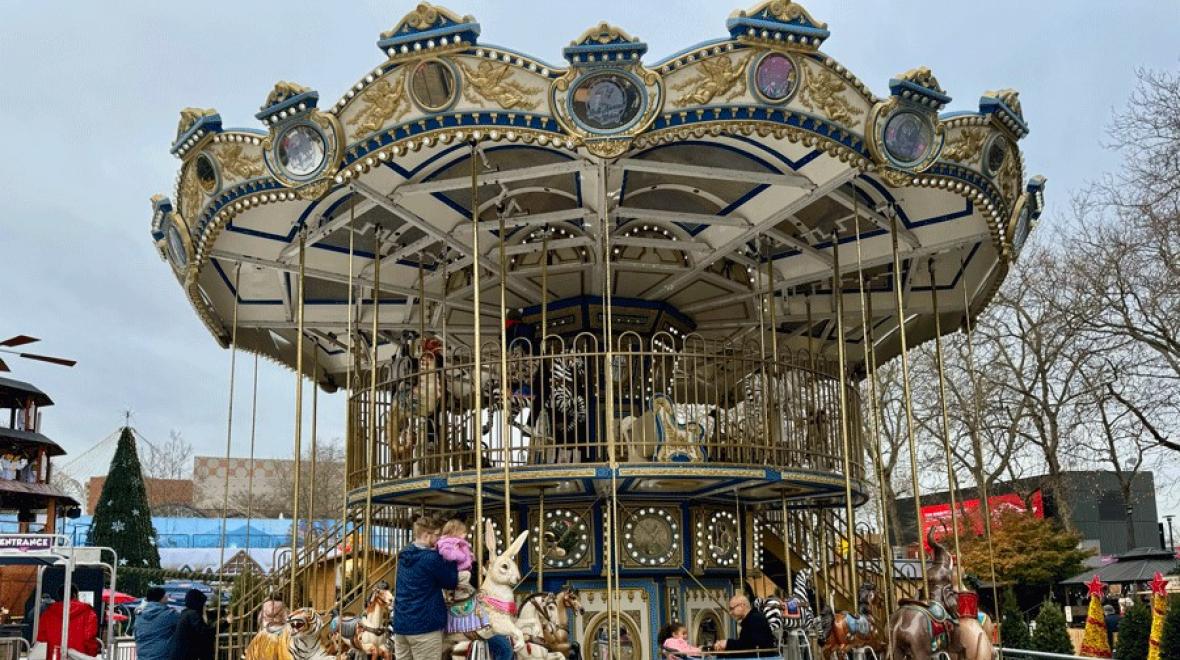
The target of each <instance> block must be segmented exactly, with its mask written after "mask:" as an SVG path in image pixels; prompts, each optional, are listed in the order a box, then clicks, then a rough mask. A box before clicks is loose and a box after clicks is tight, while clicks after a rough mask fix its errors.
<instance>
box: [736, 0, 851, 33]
mask: <svg viewBox="0 0 1180 660" xmlns="http://www.w3.org/2000/svg"><path fill="white" fill-rule="evenodd" d="M763 9H765V10H766V11H768V12H770V14H771V15H772V16H774V17H775V18H777V19H778V20H780V21H784V22H790V21H794V20H798V19H800V18H802V19H803V20H804V21H806V22H808V23H810V24H812V25H814V26H815V27H817V28H820V29H827V27H828V24H827V23H824V22H823V21H817V20H815V19H814V18H812V16H811V13H810V12H808V11H807V10H806V9H804V8H803V6H802V5H798V4H795V3H793V2H791V0H771V2H767V3H764V4H761V5H759V6H757V7H755V8H754V9H751V10H749V11H745V10H741V11H737V12H734V14H731V16H735V15H736V16H743V17H744V16H755V15H757V14H759V13H761V12H762V10H763Z"/></svg>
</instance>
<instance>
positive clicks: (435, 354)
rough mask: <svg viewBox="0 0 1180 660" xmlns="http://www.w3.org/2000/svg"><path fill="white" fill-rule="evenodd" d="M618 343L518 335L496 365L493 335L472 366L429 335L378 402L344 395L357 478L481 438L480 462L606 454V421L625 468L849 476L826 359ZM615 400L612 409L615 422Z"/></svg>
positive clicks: (467, 460) (457, 459) (429, 459)
mask: <svg viewBox="0 0 1180 660" xmlns="http://www.w3.org/2000/svg"><path fill="white" fill-rule="evenodd" d="M423 346H425V347H426V348H425V349H423V348H422V347H423ZM611 349H612V350H611V352H609V353H608V352H607V351H606V350H605V348H604V347H603V346H601V345H600V338H598V337H596V336H593V335H589V334H581V335H578V336H576V337H574V338H573V339H571V340H568V341H567V340H565V339H563V338H560V337H554V336H551V337H549V339H548V340H547V341H546V343H545V345H544V347H543V350H542V347H541V346H536V345H534V344H532V343H531V342H529V341H528V340H524V339H516V340H514V341H512V342H511V343H510V344H509V350H508V354H507V356H505V360H504V363H505V366H506V368H504V369H502V365H501V355H500V350H499V348H498V345H496V344H495V343H494V342H485V349H484V351H483V358H482V360H481V361H480V363H479V364H478V365H476V364H475V361H474V360H473V359H472V357H471V354H470V352H469V351H468V350H467V349H466V348H464V347H460V348H458V349H454V350H452V349H451V348H450V347H446V346H444V345H443V343H442V341H441V340H439V339H437V338H434V337H431V338H428V339H427V340H426V341H422V340H415V341H412V342H406V344H405V345H404V346H403V347H402V349H401V350H400V351H399V355H398V357H396V358H394V359H393V360H392V361H389V362H385V363H383V364H381V365H379V371H378V374H377V376H378V378H377V380H378V385H377V386H376V388H375V390H373V391H372V392H373V394H374V395H375V396H372V397H371V396H370V393H371V390H370V389H369V388H361V389H360V390H359V391H358V392H357V393H356V394H354V395H353V397H352V400H351V401H350V416H349V417H350V419H349V423H350V433H349V442H350V445H351V446H350V451H349V464H348V466H347V469H348V475H349V486H350V487H351V488H357V487H360V486H362V485H364V484H365V483H366V480H367V479H369V477H370V470H371V471H372V478H373V480H374V481H378V482H381V481H388V480H394V479H400V478H406V477H410V476H421V475H430V474H442V473H446V472H450V471H455V470H463V469H470V468H473V467H474V464H475V460H476V459H475V455H476V454H475V448H476V447H477V446H480V447H482V452H481V454H482V456H483V459H482V460H483V461H484V463H485V466H502V465H503V464H504V462H505V461H507V462H508V463H509V465H512V466H529V465H545V464H551V463H567V462H589V463H596V462H604V461H605V460H606V455H607V427H606V424H607V423H611V424H613V425H614V429H613V430H614V434H613V435H614V436H615V438H616V443H617V445H616V446H617V447H618V448H619V451H620V453H621V455H622V460H625V461H627V462H641V463H650V462H665V461H703V462H709V463H720V464H740V465H770V466H790V467H794V468H801V469H808V470H817V471H821V472H824V473H829V474H833V473H834V474H843V470H844V466H843V453H844V452H843V447H842V441H841V438H840V433H839V429H840V406H839V387H840V379H839V377H838V370H837V369H836V366H835V365H834V364H833V363H831V362H830V361H827V360H817V359H813V358H811V357H809V356H808V355H807V354H806V353H793V352H791V351H788V350H786V349H783V350H780V351H779V352H778V359H777V360H775V359H774V358H773V357H772V355H771V350H770V349H769V348H767V347H765V346H762V345H760V344H757V343H746V344H742V345H732V344H722V343H718V342H712V341H707V340H704V339H701V338H699V337H696V336H691V335H690V336H688V337H676V336H673V335H669V334H663V333H658V334H656V335H655V336H653V337H651V338H642V337H640V336H638V335H635V334H633V333H625V334H623V335H621V336H620V337H618V338H617V339H616V341H615V345H614V346H612V347H611ZM476 369H479V370H480V372H481V374H480V375H481V382H482V386H481V390H482V397H481V398H482V400H481V405H480V410H474V399H475V392H474V385H473V383H474V380H475V379H474V377H473V376H474V372H475V370H476ZM502 370H503V371H505V372H506V373H507V384H506V386H502V383H501V381H502V380H504V379H503V378H502V377H501V371H502ZM366 381H367V377H365V378H363V379H362V382H366ZM505 392H506V393H507V399H508V402H507V408H508V413H507V414H505V413H504V410H503V409H504V407H505V405H504V394H505ZM846 393H847V396H848V401H849V403H848V406H847V408H848V416H849V420H848V421H849V424H848V428H849V429H850V432H851V437H850V451H851V452H852V456H853V460H852V461H851V465H852V470H853V475H852V477H853V478H854V479H863V478H864V467H863V461H862V460H861V457H862V456H863V442H862V434H861V429H862V426H863V425H862V423H861V415H860V397H859V394H858V392H857V389H856V388H855V387H854V386H851V385H846ZM608 396H610V397H612V398H613V401H612V403H613V408H614V413H615V416H614V419H613V420H610V421H609V422H608V420H607V417H606V409H607V405H606V398H607V397H608ZM503 425H507V426H508V427H509V433H508V434H507V436H508V441H507V443H505V441H504V434H503V430H502V429H503ZM371 437H375V440H376V442H375V443H372V442H370V438H371ZM370 463H371V466H370Z"/></svg>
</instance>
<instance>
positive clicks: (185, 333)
mask: <svg viewBox="0 0 1180 660" xmlns="http://www.w3.org/2000/svg"><path fill="white" fill-rule="evenodd" d="M740 1H741V0H734V2H735V3H736V2H740ZM414 4H415V3H414V2H409V1H404V0H402V1H391V0H384V1H381V2H376V1H366V2H349V3H340V2H315V3H311V2H294V1H286V2H242V1H240V0H239V1H236V2H221V1H216V0H210V1H206V2H202V3H199V4H195V5H194V4H192V3H178V2H151V3H128V2H52V3H48V2H14V1H10V0H0V95H2V96H0V99H2V100H0V126H2V127H3V129H2V133H0V135H3V143H2V144H3V150H2V151H0V154H2V157H0V182H3V183H2V184H0V186H2V188H0V189H2V192H0V338H3V337H7V336H11V335H14V334H18V333H25V334H31V335H34V336H37V337H41V338H42V339H43V340H44V341H43V342H42V343H41V344H38V345H37V346H36V348H37V349H40V350H43V351H44V352H48V353H53V354H60V355H65V356H69V357H73V358H76V359H77V360H78V361H79V364H78V366H77V367H75V368H74V369H64V368H61V367H56V366H51V365H42V364H39V363H30V362H28V361H24V360H9V363H10V364H11V366H12V367H13V370H14V373H13V374H10V375H12V376H14V377H16V378H19V379H23V380H28V381H31V382H33V383H35V384H36V385H38V386H39V387H41V388H42V389H44V390H45V391H46V392H48V393H49V394H50V396H52V397H53V399H54V401H55V402H56V403H57V405H56V406H55V407H53V408H51V409H49V410H48V411H47V412H46V414H45V425H44V430H45V432H46V433H47V434H48V435H50V436H51V437H52V438H54V439H55V440H57V441H58V442H59V443H60V444H62V445H63V446H64V447H65V448H66V449H67V451H69V452H70V454H71V456H68V457H65V462H66V463H68V462H69V461H70V459H71V457H77V456H79V455H81V453H82V452H83V451H84V450H86V449H87V448H88V447H90V446H92V445H94V444H95V443H96V442H98V441H100V440H102V439H103V438H104V437H106V436H108V435H109V434H111V433H112V432H113V431H114V430H115V429H116V428H117V427H118V426H119V424H120V423H121V422H122V419H123V411H124V410H127V409H130V410H131V411H132V412H133V415H134V416H133V418H132V420H133V424H134V425H135V426H136V428H137V429H138V430H139V431H140V432H141V433H142V434H143V435H144V436H146V437H147V438H148V439H149V440H152V441H156V440H166V439H167V437H168V432H169V430H170V429H178V430H180V431H182V432H183V435H184V436H185V437H186V438H187V439H188V440H189V441H190V442H192V443H193V445H194V446H195V447H196V450H197V452H198V453H201V454H212V455H220V454H223V453H224V451H225V442H226V406H227V401H228V396H227V386H228V381H229V359H230V356H229V352H228V351H224V350H222V349H220V348H219V347H218V346H217V345H216V343H215V342H214V340H213V338H212V337H211V336H210V335H209V333H208V332H207V331H206V330H205V328H204V326H203V325H202V323H201V322H200V320H199V319H198V318H197V316H196V314H195V313H194V312H193V310H192V309H191V308H190V306H189V304H188V302H187V301H186V299H185V297H184V295H183V293H182V292H181V289H180V286H179V285H178V283H177V282H176V279H175V278H174V277H173V275H172V271H171V269H170V268H169V267H168V265H167V264H165V263H164V262H162V261H160V260H159V258H158V257H157V256H156V253H155V250H154V249H153V247H152V242H151V237H150V235H149V223H150V214H151V210H150V206H149V201H148V199H149V197H150V196H151V195H153V194H155V193H164V194H167V195H169V196H173V187H174V178H175V176H176V172H177V170H178V164H179V163H178V161H177V160H176V159H175V158H173V157H172V156H171V155H169V153H168V148H169V144H170V142H171V140H172V137H173V135H174V132H175V129H176V121H177V118H178V112H179V110H180V109H181V108H183V107H186V106H199V107H215V108H217V109H218V110H219V111H220V113H221V116H222V119H223V121H224V123H225V125H226V126H227V127H231V126H242V127H250V128H260V127H261V126H260V124H259V123H258V122H257V121H256V120H255V119H254V118H253V115H254V113H255V112H256V111H257V109H258V106H259V105H260V104H261V102H262V101H263V99H264V98H265V97H266V95H267V93H268V92H269V91H270V89H271V87H272V85H273V84H274V82H275V81H277V80H292V81H296V82H299V83H301V84H304V85H308V86H310V87H312V88H314V89H317V90H319V92H320V95H321V105H323V106H325V107H327V106H330V105H331V104H332V103H333V102H334V101H335V100H336V99H337V98H339V95H340V94H341V92H343V91H344V90H346V89H347V87H348V86H349V85H351V84H352V83H354V82H355V81H356V80H357V79H358V78H360V77H362V76H363V75H364V74H365V73H366V72H367V71H369V70H371V69H372V68H373V67H374V66H375V65H376V64H378V63H379V62H380V61H381V60H382V57H381V54H380V52H379V51H378V49H377V47H376V44H375V42H376V40H377V37H378V34H379V33H380V32H381V31H383V30H387V29H389V28H390V27H392V26H393V25H394V24H396V23H397V21H398V20H399V19H400V18H401V17H402V16H403V15H404V14H405V13H406V12H407V11H409V10H411V9H412V8H413V6H414ZM805 5H806V6H807V7H808V9H810V10H811V12H812V14H813V15H814V16H815V17H816V18H817V19H819V20H823V21H827V23H828V27H829V28H830V29H831V31H832V36H831V38H830V39H829V40H828V41H827V43H826V44H825V46H824V50H825V52H827V53H828V54H829V55H831V56H833V57H835V58H836V59H837V60H839V61H840V62H842V63H843V64H844V65H846V66H847V67H848V68H849V69H851V70H852V71H853V72H854V73H855V74H856V75H857V76H859V77H860V78H861V79H862V80H863V81H865V82H866V83H867V84H868V85H869V86H870V87H871V88H872V89H873V90H874V92H876V93H877V94H878V95H886V94H888V87H887V84H888V80H889V78H890V77H891V76H893V75H896V74H897V73H900V72H902V71H905V70H907V69H910V68H912V67H915V66H919V65H927V66H930V67H931V68H932V69H933V71H934V73H935V74H936V75H937V76H938V78H939V80H940V82H941V83H942V86H943V87H944V88H945V89H946V90H948V92H949V94H950V95H951V96H952V97H954V100H953V101H952V102H951V104H950V109H975V108H976V107H977V103H978V98H979V95H980V94H981V93H982V92H984V91H985V90H989V89H998V88H1003V87H1012V88H1015V89H1017V90H1019V91H1020V94H1021V101H1022V102H1023V105H1024V113H1025V118H1026V119H1027V121H1028V123H1029V125H1030V127H1031V130H1032V133H1031V135H1030V136H1029V137H1028V138H1026V139H1025V140H1024V141H1023V142H1022V143H1021V146H1022V149H1023V151H1024V154H1025V159H1026V162H1027V164H1028V174H1030V175H1031V174H1037V173H1040V174H1044V175H1045V176H1047V177H1048V179H1049V188H1048V211H1047V214H1046V217H1045V218H1044V220H1043V222H1042V229H1045V228H1046V225H1052V224H1053V223H1056V222H1062V221H1064V219H1065V215H1066V213H1065V212H1066V210H1067V205H1068V201H1069V198H1070V194H1071V193H1072V192H1073V191H1075V190H1077V189H1078V188H1079V187H1080V186H1082V185H1084V183H1085V182H1086V181H1087V180H1089V179H1093V178H1095V177H1097V176H1099V175H1100V173H1102V172H1103V171H1106V170H1110V169H1113V168H1115V167H1116V166H1117V162H1116V160H1115V156H1114V154H1112V153H1110V152H1108V151H1106V150H1104V149H1103V148H1102V146H1101V141H1102V138H1103V130H1104V127H1105V126H1106V124H1107V122H1108V121H1109V118H1110V116H1111V113H1112V111H1113V109H1114V108H1116V107H1121V106H1122V105H1123V103H1124V100H1125V99H1126V97H1127V95H1128V93H1129V92H1130V90H1131V88H1132V86H1133V84H1134V73H1135V69H1136V68H1137V67H1151V68H1166V69H1172V70H1175V68H1176V67H1177V64H1178V59H1177V58H1178V55H1180V46H1178V44H1180V4H1178V3H1177V2H1174V1H1173V0H1138V1H1123V2H1117V3H1114V2H1101V3H1100V2H1077V1H1076V0H1059V1H1058V0H1055V1H1052V2H1049V1H1044V0H1039V1H1038V2H1028V1H1027V0H991V1H989V2H967V1H955V2H951V1H945V2H928V1H920V0H906V1H902V0H890V1H886V0H857V1H855V2H853V1H852V0H841V1H834V0H826V1H825V0H810V1H809V2H806V3H805ZM448 6H449V7H451V8H452V9H454V10H456V11H458V12H460V13H469V14H473V15H474V16H475V17H476V18H477V19H478V20H479V22H480V24H481V25H482V28H483V31H482V35H481V37H480V38H481V41H483V42H484V43H492V44H497V45H502V46H507V47H509V48H513V49H516V50H520V51H524V52H528V53H530V54H532V55H535V56H537V57H539V58H540V59H542V60H546V61H549V62H552V63H561V62H562V60H561V48H562V47H563V46H565V45H567V44H568V43H569V41H570V40H571V39H573V38H575V37H577V36H578V35H579V34H580V33H581V32H582V31H583V30H584V29H585V28H587V27H590V26H592V25H596V24H597V23H598V22H599V21H602V20H606V21H609V22H611V23H613V24H616V25H619V26H620V27H623V28H624V29H626V30H627V31H628V32H630V33H631V34H632V35H634V36H638V37H640V38H641V39H643V40H644V41H646V42H647V43H648V45H649V51H648V54H647V56H646V57H645V61H647V62H649V63H651V62H654V61H656V60H658V59H662V58H663V57H664V56H666V55H669V54H672V53H674V52H676V51H678V50H681V49H682V48H685V47H687V46H690V45H692V44H694V43H697V42H700V41H703V40H706V39H711V38H715V37H720V36H724V35H725V19H726V17H727V16H728V14H729V13H730V12H731V11H732V10H733V9H736V8H739V7H743V5H739V4H731V3H730V2H717V1H702V0H697V1H695V2H667V1H664V2H648V1H643V0H595V1H593V2H568V1H566V2H553V1H550V2H522V1H505V0H496V1H495V2H492V1H470V0H466V1H462V0H455V1H453V2H450V3H449V4H448ZM30 348H32V347H30ZM251 366H252V357H251V356H248V355H239V360H238V367H239V379H238V395H239V396H238V397H237V402H236V421H237V423H236V424H235V430H234V454H236V455H245V453H246V451H247V446H248V442H249V421H250V420H249V404H250V400H249V392H250V383H249V379H250V371H251ZM260 372H261V375H260V380H259V390H260V392H259V404H258V420H257V422H258V448H259V450H258V451H259V455H263V456H289V455H290V454H291V449H290V448H291V443H292V435H293V399H294V380H293V377H292V375H291V374H290V372H288V371H286V370H285V369H283V368H281V367H277V366H275V365H273V364H271V363H265V362H264V363H263V364H262V365H261V367H260ZM308 392H310V390H308ZM320 404H321V414H320V434H321V437H327V438H331V437H340V436H342V435H343V423H342V420H343V414H342V413H343V401H342V399H341V397H340V396H339V395H335V396H323V397H321V398H320ZM305 437H306V436H305ZM96 454H97V452H96V453H92V454H90V455H87V456H86V457H85V458H83V459H81V460H78V461H75V462H74V463H73V464H72V465H70V471H71V472H72V473H73V474H74V476H76V477H78V476H87V475H90V474H95V473H99V472H103V471H105V469H106V465H107V462H108V461H109V457H110V452H106V453H105V454H104V455H101V456H99V455H96ZM1173 480H1174V479H1173ZM1160 481H1161V479H1160V478H1159V476H1158V475H1157V483H1159V482H1160ZM1160 505H1161V512H1160V513H1161V514H1162V513H1165V512H1166V511H1165V510H1170V511H1171V512H1177V513H1180V506H1177V497H1176V493H1175V492H1169V493H1162V494H1161V501H1160Z"/></svg>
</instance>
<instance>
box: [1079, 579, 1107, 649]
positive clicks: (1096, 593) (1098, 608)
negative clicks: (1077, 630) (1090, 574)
mask: <svg viewBox="0 0 1180 660" xmlns="http://www.w3.org/2000/svg"><path fill="white" fill-rule="evenodd" d="M1103 586H1105V585H1103V584H1102V580H1099V579H1098V576H1097V575H1095V576H1094V579H1093V580H1090V610H1089V611H1088V612H1086V632H1085V633H1084V634H1083V636H1082V650H1081V654H1082V655H1084V656H1086V657H1087V658H1109V657H1110V643H1109V641H1108V640H1107V638H1106V616H1105V614H1104V613H1103V612H1102V587H1103Z"/></svg>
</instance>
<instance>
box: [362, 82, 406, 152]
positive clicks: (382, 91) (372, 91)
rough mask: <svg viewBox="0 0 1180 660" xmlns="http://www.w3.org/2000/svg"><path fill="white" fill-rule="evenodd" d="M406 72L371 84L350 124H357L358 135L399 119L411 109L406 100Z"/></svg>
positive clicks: (365, 133)
mask: <svg viewBox="0 0 1180 660" xmlns="http://www.w3.org/2000/svg"><path fill="white" fill-rule="evenodd" d="M405 77H406V76H405V73H404V72H403V73H402V74H401V75H400V76H398V77H397V80H395V81H393V82H390V80H389V79H388V78H383V79H381V80H378V81H377V82H374V83H373V84H372V85H369V86H368V87H367V88H366V89H365V91H364V93H363V94H361V96H360V102H361V103H362V104H363V105H362V106H361V109H360V111H358V112H357V113H356V114H355V115H353V117H352V118H351V119H349V120H348V125H349V126H357V127H358V129H357V131H356V137H360V136H362V135H367V134H369V133H372V132H373V131H376V130H378V129H379V128H381V127H382V126H384V125H385V122H387V121H389V120H390V119H393V120H395V121H396V120H398V119H401V118H402V117H404V116H405V114H406V113H407V112H409V111H410V104H409V103H407V102H406V86H405V84H404V80H405Z"/></svg>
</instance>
